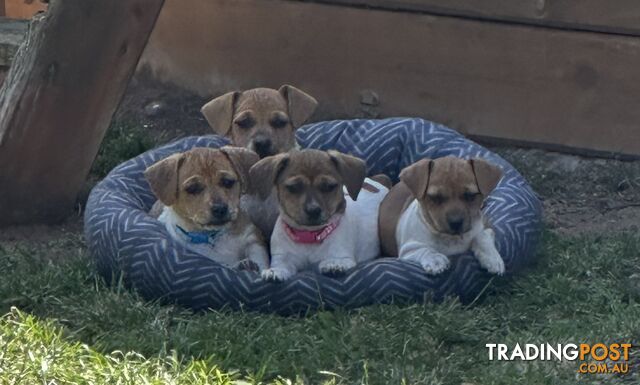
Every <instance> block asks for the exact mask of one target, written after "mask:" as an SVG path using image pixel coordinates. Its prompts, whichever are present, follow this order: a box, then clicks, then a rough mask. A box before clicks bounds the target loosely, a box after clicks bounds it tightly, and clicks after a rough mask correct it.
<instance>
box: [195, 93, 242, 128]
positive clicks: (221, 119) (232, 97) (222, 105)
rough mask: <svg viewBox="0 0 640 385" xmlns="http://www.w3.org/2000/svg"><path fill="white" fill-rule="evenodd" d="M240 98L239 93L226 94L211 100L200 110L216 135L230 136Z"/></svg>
mask: <svg viewBox="0 0 640 385" xmlns="http://www.w3.org/2000/svg"><path fill="white" fill-rule="evenodd" d="M238 96H240V92H239V91H234V92H229V93H226V94H224V95H222V96H218V97H217V98H215V99H213V100H211V101H210V102H209V103H207V104H205V105H204V106H202V108H201V109H200V112H202V115H204V117H205V118H206V119H207V122H208V123H209V125H210V126H211V128H213V131H214V132H215V133H216V134H218V135H222V136H227V135H228V134H229V131H230V130H231V122H232V121H233V112H234V111H235V105H236V101H237V100H238Z"/></svg>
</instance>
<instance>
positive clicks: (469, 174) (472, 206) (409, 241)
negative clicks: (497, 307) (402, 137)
mask: <svg viewBox="0 0 640 385" xmlns="http://www.w3.org/2000/svg"><path fill="white" fill-rule="evenodd" d="M501 177H502V171H501V170H500V168H498V167H497V166H495V165H493V164H490V163H487V162H486V161H484V160H481V159H471V160H463V159H459V158H454V157H446V158H439V159H435V160H431V159H422V160H420V161H418V162H416V163H414V164H412V165H411V166H409V167H407V168H405V169H404V170H402V172H401V173H400V183H398V184H397V185H396V186H394V187H393V188H392V189H391V191H390V192H389V194H388V195H387V196H386V198H385V199H384V201H383V202H382V204H381V205H380V216H379V218H380V221H379V226H380V237H381V244H382V251H383V253H385V254H387V255H390V256H399V257H400V259H404V260H407V261H411V262H414V263H417V264H419V265H421V266H422V267H423V268H424V270H425V271H426V272H427V273H428V274H439V273H441V272H443V271H444V270H445V269H447V268H448V267H449V258H448V256H451V255H455V254H460V253H463V252H465V251H468V250H469V249H471V251H473V253H474V255H475V257H476V258H477V259H478V261H479V262H480V265H481V266H482V267H484V268H485V269H487V270H488V271H489V272H490V273H494V274H503V273H504V270H505V268H504V262H503V261H502V258H501V257H500V254H499V253H498V251H497V249H496V246H495V243H494V232H493V230H492V229H491V228H489V227H488V226H486V225H485V223H484V221H483V218H482V211H481V208H482V203H483V201H484V199H485V198H486V197H487V195H489V193H490V192H491V191H492V190H493V189H494V188H495V187H496V185H497V184H498V181H499V180H500V178H501Z"/></svg>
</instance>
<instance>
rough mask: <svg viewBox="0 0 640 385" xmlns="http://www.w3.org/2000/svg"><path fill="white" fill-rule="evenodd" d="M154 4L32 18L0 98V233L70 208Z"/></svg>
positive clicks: (97, 0) (158, 3)
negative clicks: (1, 229) (4, 228)
mask: <svg viewBox="0 0 640 385" xmlns="http://www.w3.org/2000/svg"><path fill="white" fill-rule="evenodd" d="M163 2H164V1H163V0H130V1H128V2H127V4H126V5H124V4H123V3H121V2H115V1H102V0H57V1H55V2H53V3H52V4H51V7H50V9H49V11H48V12H47V13H46V14H40V15H37V16H36V17H34V19H33V21H32V25H31V26H30V28H29V32H28V34H27V37H26V39H25V43H23V45H22V46H21V48H20V49H19V51H18V54H17V56H16V57H15V59H14V61H13V63H12V65H11V69H10V71H9V74H8V75H7V78H6V79H5V82H4V84H3V87H2V89H1V90H0V213H2V215H0V225H6V224H13V223H27V222H40V221H43V222H51V221H56V220H59V219H61V218H62V217H63V216H65V215H66V214H68V213H69V212H70V210H71V209H72V208H73V205H74V203H75V199H76V194H77V192H78V191H79V189H80V187H81V186H82V184H83V182H84V180H85V178H86V175H87V173H88V171H89V168H90V166H91V162H92V161H93V158H94V157H95V155H96V153H97V151H98V147H99V145H100V141H101V140H102V137H103V136H104V133H105V131H106V129H107V127H108V125H109V122H110V120H111V116H112V115H113V112H114V111H115V109H116V107H117V105H118V103H119V101H120V98H121V97H122V94H123V93H124V90H125V88H126V86H127V83H128V82H129V78H130V77H131V75H132V73H133V72H134V70H135V66H136V64H137V62H138V59H139V58H140V55H141V53H142V50H143V48H144V46H145V44H146V42H147V39H148V36H149V34H150V33H151V30H152V29H153V26H154V24H155V21H156V18H157V15H158V13H159V12H160V9H161V7H162V4H163ZM71 26H72V27H71Z"/></svg>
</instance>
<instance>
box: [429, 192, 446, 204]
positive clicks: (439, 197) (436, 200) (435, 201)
mask: <svg viewBox="0 0 640 385" xmlns="http://www.w3.org/2000/svg"><path fill="white" fill-rule="evenodd" d="M427 196H428V197H429V199H430V200H431V202H433V204H435V205H441V204H443V203H444V202H445V201H446V200H447V198H445V197H444V196H442V195H440V194H437V195H427Z"/></svg>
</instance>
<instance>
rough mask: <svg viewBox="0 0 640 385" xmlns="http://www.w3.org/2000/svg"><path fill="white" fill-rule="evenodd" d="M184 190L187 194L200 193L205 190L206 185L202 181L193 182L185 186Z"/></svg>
mask: <svg viewBox="0 0 640 385" xmlns="http://www.w3.org/2000/svg"><path fill="white" fill-rule="evenodd" d="M184 191H185V192H186V193H187V194H191V195H198V194H200V193H201V192H203V191H204V186H203V185H201V184H200V183H192V184H190V185H188V186H187V187H185V188H184Z"/></svg>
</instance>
